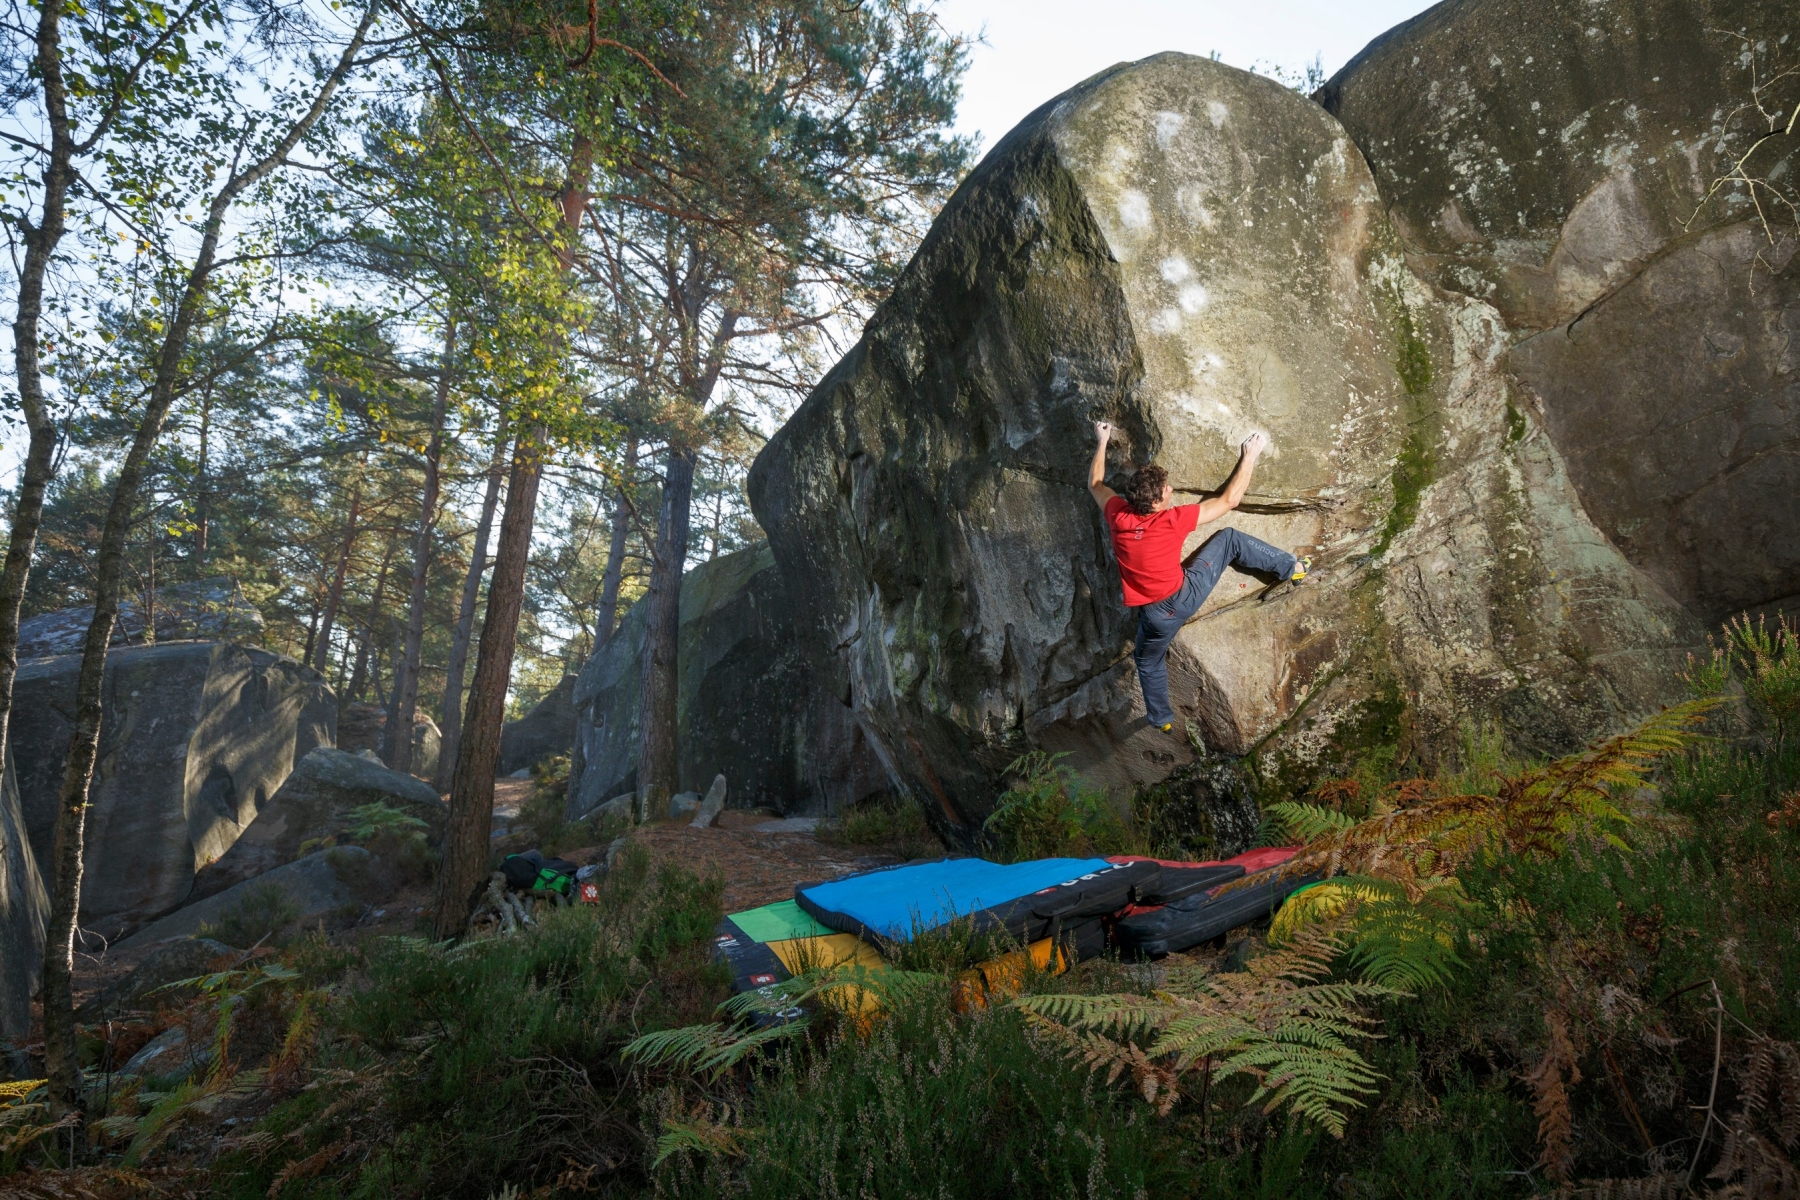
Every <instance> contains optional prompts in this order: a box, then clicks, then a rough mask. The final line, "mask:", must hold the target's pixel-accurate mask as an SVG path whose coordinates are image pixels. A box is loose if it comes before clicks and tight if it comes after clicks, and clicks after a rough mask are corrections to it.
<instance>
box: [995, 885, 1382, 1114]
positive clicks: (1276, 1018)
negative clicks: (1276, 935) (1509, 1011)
mask: <svg viewBox="0 0 1800 1200" xmlns="http://www.w3.org/2000/svg"><path fill="white" fill-rule="evenodd" d="M1344 932H1345V930H1344V922H1343V921H1342V919H1336V920H1328V921H1320V922H1316V923H1313V924H1311V925H1307V926H1305V927H1303V928H1301V929H1300V930H1298V931H1297V932H1296V933H1295V934H1294V936H1293V937H1292V938H1290V939H1289V940H1288V941H1286V942H1285V943H1283V944H1282V945H1281V946H1279V947H1277V948H1275V949H1274V950H1273V951H1272V952H1271V953H1269V954H1266V955H1264V956H1262V957H1261V958H1257V959H1253V960H1252V961H1251V962H1250V963H1249V964H1248V965H1247V967H1246V968H1245V970H1243V971H1241V972H1224V973H1206V972H1204V971H1201V970H1198V969H1197V968H1192V967H1190V968H1177V969H1175V970H1174V971H1172V972H1171V973H1170V977H1169V980H1168V983H1167V984H1166V986H1165V987H1164V988H1163V989H1162V990H1159V991H1156V992H1153V993H1151V994H1150V995H1148V996H1139V995H1103V996H1082V995H1069V994H1060V995H1042V996H1024V997H1020V998H1019V999H1017V1000H1014V1001H1012V1004H1013V1006H1014V1007H1015V1008H1018V1009H1020V1010H1022V1011H1024V1012H1025V1013H1026V1014H1027V1016H1028V1017H1029V1018H1030V1019H1031V1020H1032V1022H1033V1024H1034V1025H1035V1026H1036V1027H1037V1028H1039V1029H1040V1030H1041V1031H1042V1032H1044V1033H1045V1034H1046V1035H1047V1036H1048V1037H1050V1038H1051V1039H1052V1040H1053V1041H1055V1042H1057V1043H1059V1044H1061V1045H1062V1046H1063V1048H1064V1049H1065V1050H1066V1051H1067V1052H1068V1053H1069V1054H1070V1055H1071V1056H1072V1057H1075V1058H1078V1059H1080V1060H1081V1061H1083V1062H1084V1063H1086V1065H1087V1066H1088V1067H1089V1068H1090V1069H1091V1070H1095V1071H1099V1070H1102V1069H1104V1070H1105V1071H1106V1073H1107V1074H1106V1078H1107V1082H1109V1083H1112V1082H1115V1081H1117V1080H1118V1079H1119V1078H1120V1077H1121V1076H1124V1075H1126V1074H1129V1075H1130V1076H1131V1077H1132V1080H1133V1081H1134V1082H1135V1083H1136V1085H1137V1087H1138V1090H1139V1092H1140V1094H1142V1095H1143V1097H1144V1099H1145V1100H1146V1101H1148V1102H1150V1103H1152V1104H1154V1105H1156V1107H1157V1110H1158V1111H1159V1112H1163V1113H1166V1112H1168V1111H1169V1109H1170V1108H1171V1107H1172V1106H1173V1105H1174V1102H1175V1099H1176V1096H1177V1094H1178V1089H1179V1081H1180V1079H1181V1077H1182V1076H1183V1075H1185V1074H1187V1073H1188V1072H1190V1071H1192V1070H1194V1069H1195V1068H1196V1067H1197V1066H1200V1065H1201V1064H1210V1067H1211V1071H1212V1076H1213V1078H1215V1079H1225V1078H1229V1077H1231V1076H1233V1075H1248V1076H1250V1077H1252V1078H1253V1079H1255V1080H1256V1087H1255V1090H1254V1091H1253V1092H1252V1094H1251V1096H1250V1099H1249V1101H1248V1102H1249V1103H1251V1104H1257V1103H1260V1104H1261V1105H1262V1106H1263V1109H1264V1111H1265V1112H1270V1113H1272V1112H1274V1111H1276V1110H1277V1109H1280V1108H1284V1107H1285V1108H1287V1109H1288V1110H1290V1111H1291V1112H1294V1113H1296V1114H1297V1115H1299V1116H1300V1117H1302V1118H1304V1119H1305V1120H1307V1121H1310V1122H1312V1123H1314V1124H1317V1125H1319V1126H1321V1127H1323V1128H1324V1129H1326V1130H1328V1131H1329V1132H1330V1133H1331V1134H1332V1135H1333V1136H1337V1137H1342V1136H1343V1132H1344V1125H1345V1115H1344V1114H1345V1110H1347V1109H1350V1108H1354V1107H1359V1106H1361V1105H1362V1103H1363V1097H1364V1096H1367V1095H1370V1094H1372V1093H1374V1091H1375V1090H1376V1089H1375V1083H1376V1080H1377V1079H1379V1078H1380V1076H1379V1075H1378V1074H1377V1073H1376V1071H1375V1070H1374V1068H1373V1067H1371V1066H1370V1065H1369V1064H1368V1062H1367V1060H1365V1059H1364V1058H1363V1057H1362V1055H1361V1054H1359V1053H1358V1052H1357V1050H1356V1048H1355V1046H1354V1044H1353V1043H1355V1042H1357V1041H1362V1040H1366V1039H1368V1038H1370V1037H1374V1036H1376V1034H1375V1032H1374V1023H1375V1022H1374V1018H1372V1017H1371V1016H1369V1015H1368V1014H1367V1013H1366V1012H1364V1011H1363V1007H1362V1006H1363V1005H1364V1004H1366V1003H1368V1002H1369V1001H1372V1000H1376V999H1379V998H1383V997H1388V996H1395V995H1399V994H1401V993H1399V992H1398V991H1397V990H1396V989H1394V988H1390V987H1384V986H1381V985H1379V984H1375V983H1366V982H1341V981H1340V982H1332V981H1330V974H1331V966H1332V963H1333V962H1334V961H1335V960H1336V959H1337V958H1338V957H1339V956H1340V955H1341V954H1342V953H1343V952H1344V950H1345V942H1344ZM1142 1040H1147V1041H1148V1043H1149V1044H1148V1045H1139V1044H1138V1043H1139V1041H1142Z"/></svg>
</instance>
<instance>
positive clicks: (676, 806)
mask: <svg viewBox="0 0 1800 1200" xmlns="http://www.w3.org/2000/svg"><path fill="white" fill-rule="evenodd" d="M699 811H700V793H699V792H676V793H675V794H674V795H673V796H670V797H669V819H670V820H671V821H679V820H680V819H681V818H683V817H692V816H693V815H694V814H695V813H697V812H699Z"/></svg>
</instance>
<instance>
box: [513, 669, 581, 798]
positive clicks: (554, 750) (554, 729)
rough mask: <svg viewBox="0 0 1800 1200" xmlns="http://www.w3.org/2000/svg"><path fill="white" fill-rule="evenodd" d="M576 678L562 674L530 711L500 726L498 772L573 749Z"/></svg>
mask: <svg viewBox="0 0 1800 1200" xmlns="http://www.w3.org/2000/svg"><path fill="white" fill-rule="evenodd" d="M575 680H576V676H574V675H564V676H563V677H562V679H561V680H560V681H559V682H558V683H557V685H556V686H555V687H553V688H551V689H550V691H549V693H548V694H547V695H545V696H544V698H543V699H542V700H539V701H538V702H537V703H536V704H534V705H532V706H531V711H530V712H528V713H526V714H525V715H524V716H522V717H520V718H519V719H518V720H516V721H508V722H507V723H506V724H505V726H503V727H502V728H501V730H500V766H499V771H500V774H502V775H511V774H512V773H513V772H514V771H523V770H525V769H526V768H527V767H535V766H536V765H537V764H538V763H540V762H542V761H543V760H544V759H546V758H549V757H550V756H551V755H555V754H567V753H569V751H570V750H572V749H574V747H575Z"/></svg>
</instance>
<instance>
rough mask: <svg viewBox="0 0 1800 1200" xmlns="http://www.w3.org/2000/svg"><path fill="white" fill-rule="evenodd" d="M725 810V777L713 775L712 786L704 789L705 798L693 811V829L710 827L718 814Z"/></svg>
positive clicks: (717, 817)
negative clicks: (696, 809)
mask: <svg viewBox="0 0 1800 1200" xmlns="http://www.w3.org/2000/svg"><path fill="white" fill-rule="evenodd" d="M724 811H725V777H724V776H723V775H714V776H713V781H712V786H711V787H709V788H707V789H706V799H704V800H702V801H701V802H700V808H699V810H698V811H697V812H695V813H694V820H693V826H694V828H695V829H711V828H712V824H713V822H714V821H717V820H718V819H719V814H720V813H722V812H724Z"/></svg>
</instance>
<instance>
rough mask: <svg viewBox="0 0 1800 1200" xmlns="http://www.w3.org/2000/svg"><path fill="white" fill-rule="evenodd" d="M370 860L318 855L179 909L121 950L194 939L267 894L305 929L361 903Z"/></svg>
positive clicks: (342, 853)
mask: <svg viewBox="0 0 1800 1200" xmlns="http://www.w3.org/2000/svg"><path fill="white" fill-rule="evenodd" d="M370 859H371V856H370V854H369V852H368V851H367V850H364V849H363V848H362V847H361V846H333V847H332V848H331V849H329V850H320V851H318V852H317V853H314V854H309V855H307V856H306V857H305V858H302V859H300V860H298V861H297V862H291V863H288V864H286V865H285V866H280V867H276V868H275V869H274V870H273V871H269V872H267V873H265V874H263V875H259V876H257V877H256V878H255V879H247V880H245V881H244V882H243V883H240V884H237V885H235V886H233V887H229V888H227V889H225V890H224V891H222V892H219V893H218V894H216V895H213V896H208V897H207V898H206V899H204V900H198V901H195V902H194V903H193V904H189V905H187V906H185V907H183V908H180V909H177V910H176V911H175V912H172V913H170V914H169V915H168V916H166V917H163V918H162V919H161V920H158V921H155V922H153V923H152V924H150V925H148V926H146V927H145V928H143V929H140V930H139V931H138V932H137V933H135V934H133V935H132V936H130V937H128V938H126V939H125V940H124V941H122V942H120V943H119V949H121V950H134V949H137V948H139V947H143V946H151V945H154V944H156V943H157V942H166V941H168V940H169V939H171V938H191V937H193V936H195V935H196V934H198V933H199V932H200V931H201V927H202V926H208V925H217V924H218V923H219V922H220V920H221V919H222V918H224V917H225V916H226V915H227V914H228V913H230V912H231V911H232V910H233V909H235V908H236V907H237V906H238V905H240V904H243V903H244V902H245V901H246V900H254V899H255V897H254V896H253V895H252V893H253V892H254V891H256V890H257V889H263V888H267V889H272V890H275V891H279V892H280V893H281V895H282V896H283V897H285V898H286V901H287V904H288V906H289V908H290V909H291V911H292V912H293V913H294V917H293V922H294V923H296V924H305V923H307V922H308V921H311V920H316V919H318V918H320V917H323V916H327V915H329V914H331V913H333V912H336V911H337V910H339V909H343V908H347V907H349V906H351V905H354V904H356V903H358V892H357V888H358V885H359V884H360V883H361V882H362V881H363V876H364V872H366V870H367V868H368V865H369V863H370Z"/></svg>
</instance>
